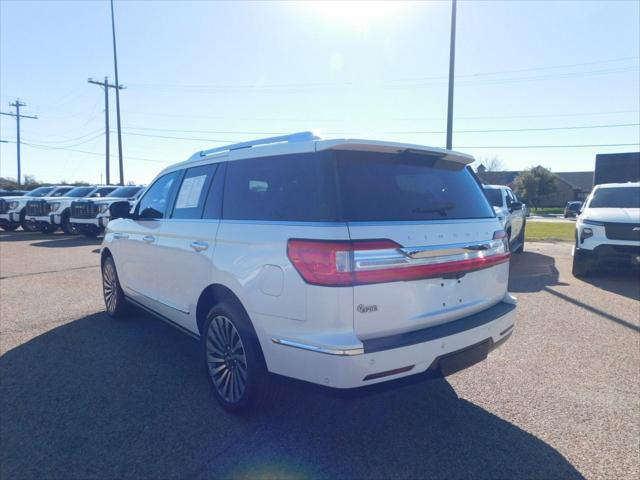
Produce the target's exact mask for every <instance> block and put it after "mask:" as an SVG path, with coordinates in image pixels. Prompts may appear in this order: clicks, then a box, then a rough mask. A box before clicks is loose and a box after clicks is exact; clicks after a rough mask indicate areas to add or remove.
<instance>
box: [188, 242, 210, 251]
mask: <svg viewBox="0 0 640 480" xmlns="http://www.w3.org/2000/svg"><path fill="white" fill-rule="evenodd" d="M191 248H193V249H194V250H195V251H196V252H202V251H203V250H206V249H207V248H209V244H208V243H206V242H191Z"/></svg>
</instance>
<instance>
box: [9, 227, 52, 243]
mask: <svg viewBox="0 0 640 480" xmlns="http://www.w3.org/2000/svg"><path fill="white" fill-rule="evenodd" d="M43 238H47V237H45V236H44V235H43V234H42V233H40V232H23V231H22V230H18V231H17V232H0V243H1V242H32V241H34V240H42V239H43Z"/></svg>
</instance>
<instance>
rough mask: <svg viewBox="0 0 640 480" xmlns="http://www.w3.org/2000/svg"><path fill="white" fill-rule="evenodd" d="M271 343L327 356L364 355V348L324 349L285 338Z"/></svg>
mask: <svg viewBox="0 0 640 480" xmlns="http://www.w3.org/2000/svg"><path fill="white" fill-rule="evenodd" d="M271 341H272V342H273V343H276V344H278V345H285V346H287V347H293V348H300V349H302V350H309V351H311V352H316V353H325V354H327V355H362V354H363V353H364V347H357V348H346V349H340V348H324V347H319V346H317V345H310V344H308V343H300V342H295V341H293V340H286V339H284V338H275V337H274V338H272V339H271Z"/></svg>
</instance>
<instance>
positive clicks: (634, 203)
mask: <svg viewBox="0 0 640 480" xmlns="http://www.w3.org/2000/svg"><path fill="white" fill-rule="evenodd" d="M589 208H640V187H617V188H616V187H612V188H599V189H597V190H596V191H595V192H594V194H593V198H592V199H591V202H590V203H589Z"/></svg>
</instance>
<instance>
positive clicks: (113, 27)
mask: <svg viewBox="0 0 640 480" xmlns="http://www.w3.org/2000/svg"><path fill="white" fill-rule="evenodd" d="M111 34H112V37H113V66H114V70H115V74H116V85H120V83H119V82H118V55H117V53H116V23H115V19H114V16H113V0H111ZM116 121H117V123H118V160H119V166H120V185H124V167H123V165H122V131H121V130H120V88H116Z"/></svg>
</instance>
